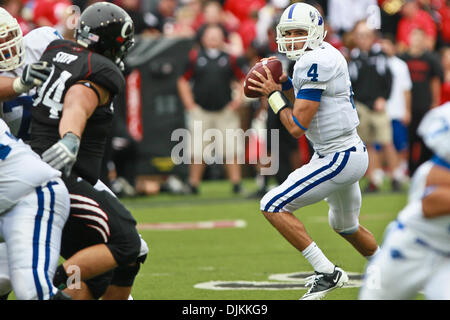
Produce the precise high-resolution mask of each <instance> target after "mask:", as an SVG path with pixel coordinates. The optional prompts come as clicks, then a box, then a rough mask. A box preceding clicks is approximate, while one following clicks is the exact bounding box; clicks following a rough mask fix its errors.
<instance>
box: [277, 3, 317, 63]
mask: <svg viewBox="0 0 450 320" xmlns="http://www.w3.org/2000/svg"><path fill="white" fill-rule="evenodd" d="M324 24H325V22H324V21H323V18H322V16H321V15H320V13H319V11H318V10H317V9H316V8H314V7H313V6H311V5H309V4H306V3H294V4H291V5H290V6H289V7H287V8H286V9H285V10H284V12H283V14H282V15H281V18H280V22H279V23H278V25H277V44H278V51H279V52H280V53H285V54H286V57H287V58H288V59H290V60H294V61H295V60H298V59H299V58H300V57H301V56H302V55H303V54H304V53H305V50H306V49H307V48H309V49H316V48H317V47H318V46H320V45H321V44H322V41H323V39H324V38H325V36H326V32H325V31H324ZM298 29H301V30H306V31H307V32H308V35H307V36H302V37H286V31H288V30H298ZM303 42H304V43H305V44H304V45H303V48H302V49H298V50H295V49H294V44H295V43H303Z"/></svg>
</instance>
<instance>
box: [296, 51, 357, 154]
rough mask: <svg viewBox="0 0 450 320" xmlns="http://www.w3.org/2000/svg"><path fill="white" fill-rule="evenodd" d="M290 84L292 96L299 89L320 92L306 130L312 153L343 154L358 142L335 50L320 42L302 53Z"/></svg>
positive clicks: (352, 108) (345, 81)
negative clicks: (320, 95) (316, 109)
mask: <svg viewBox="0 0 450 320" xmlns="http://www.w3.org/2000/svg"><path fill="white" fill-rule="evenodd" d="M293 84H294V91H295V96H297V94H298V92H299V91H300V90H303V89H322V90H323V92H322V97H321V100H320V107H319V109H318V111H317V113H316V114H315V115H314V117H313V119H312V121H311V123H310V125H309V128H308V130H307V131H306V137H307V138H308V140H309V141H311V143H312V144H313V147H314V150H315V151H316V152H318V153H319V154H327V153H332V152H338V151H343V150H346V149H348V148H351V147H352V146H354V145H356V144H358V143H359V142H360V141H361V139H360V138H359V136H358V134H357V132H356V127H357V126H358V125H359V119H358V114H357V112H356V107H355V105H354V103H353V91H352V88H351V82H350V77H349V74H348V66H347V61H346V60H345V58H344V56H343V55H342V54H341V53H340V52H339V51H338V50H337V49H336V48H334V47H333V46H332V45H330V44H329V43H327V42H323V43H322V44H321V45H320V46H319V47H318V48H316V49H314V50H310V51H306V52H305V54H304V55H303V56H302V57H301V58H300V59H298V60H297V62H296V63H295V66H294V73H293ZM298 120H299V121H300V123H301V119H298Z"/></svg>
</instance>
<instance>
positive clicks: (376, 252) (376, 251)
mask: <svg viewBox="0 0 450 320" xmlns="http://www.w3.org/2000/svg"><path fill="white" fill-rule="evenodd" d="M378 252H380V247H377V250H375V252H374V253H373V254H372V255H371V256H364V258H366V259H367V260H371V259H372V258H373V257H375V255H376V254H378Z"/></svg>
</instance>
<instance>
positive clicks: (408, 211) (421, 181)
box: [398, 160, 450, 253]
mask: <svg viewBox="0 0 450 320" xmlns="http://www.w3.org/2000/svg"><path fill="white" fill-rule="evenodd" d="M433 165H435V164H434V163H433V161H431V160H430V161H427V162H425V163H424V164H422V165H421V166H420V167H419V168H418V169H417V171H416V172H415V173H414V176H413V178H412V180H411V186H410V193H409V197H408V205H407V206H406V207H405V208H404V209H403V210H402V211H401V212H400V213H399V215H398V220H399V221H400V222H401V223H402V224H404V225H405V226H406V227H408V228H411V229H414V231H415V232H416V233H417V235H418V238H419V239H421V240H423V241H425V242H426V243H427V244H429V245H430V246H431V247H433V248H436V249H439V250H441V251H444V252H447V253H450V213H449V214H448V215H445V216H441V217H436V218H431V219H427V218H425V217H424V215H423V210H422V197H423V196H424V195H425V194H426V193H427V192H428V190H426V179H427V176H428V173H429V172H430V170H431V168H432V167H433ZM431 190H432V189H431Z"/></svg>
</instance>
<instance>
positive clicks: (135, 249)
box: [108, 230, 141, 266]
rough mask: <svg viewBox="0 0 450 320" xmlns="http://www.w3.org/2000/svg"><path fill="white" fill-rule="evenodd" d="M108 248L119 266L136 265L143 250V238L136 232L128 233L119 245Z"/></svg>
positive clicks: (110, 245)
mask: <svg viewBox="0 0 450 320" xmlns="http://www.w3.org/2000/svg"><path fill="white" fill-rule="evenodd" d="M108 248H109V249H110V250H111V253H112V255H113V256H114V259H115V260H116V262H117V264H118V265H119V266H125V265H128V264H130V263H135V262H136V259H137V258H138V256H139V253H140V250H141V238H140V237H139V234H138V233H137V230H136V232H130V233H128V234H127V235H126V236H125V237H124V238H123V239H121V241H120V242H119V243H110V244H108Z"/></svg>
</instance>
